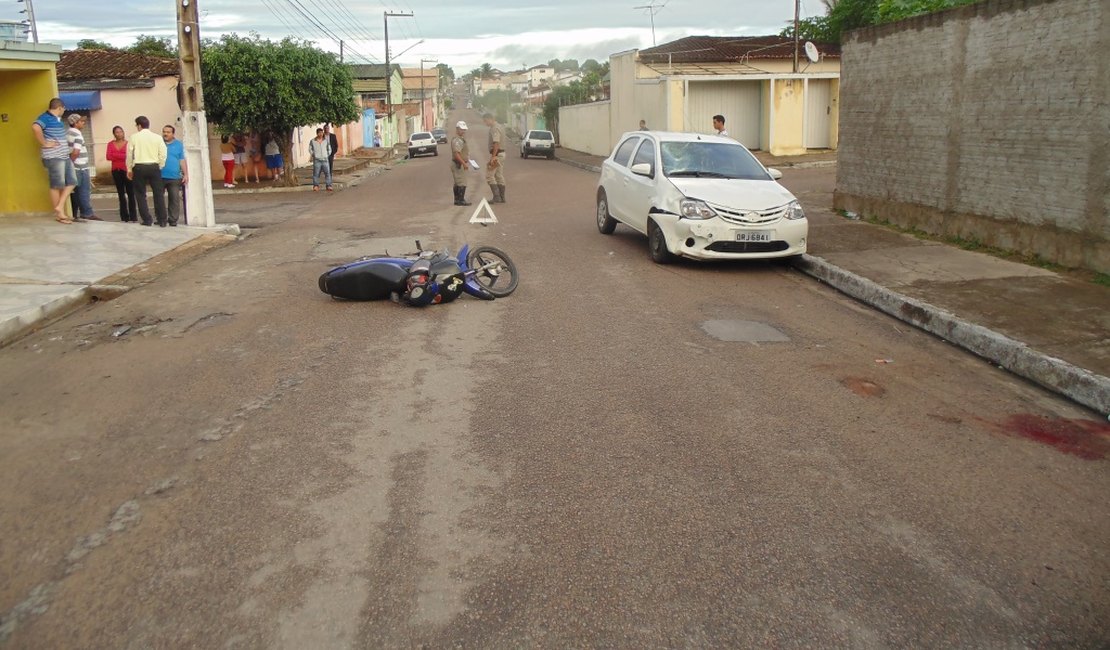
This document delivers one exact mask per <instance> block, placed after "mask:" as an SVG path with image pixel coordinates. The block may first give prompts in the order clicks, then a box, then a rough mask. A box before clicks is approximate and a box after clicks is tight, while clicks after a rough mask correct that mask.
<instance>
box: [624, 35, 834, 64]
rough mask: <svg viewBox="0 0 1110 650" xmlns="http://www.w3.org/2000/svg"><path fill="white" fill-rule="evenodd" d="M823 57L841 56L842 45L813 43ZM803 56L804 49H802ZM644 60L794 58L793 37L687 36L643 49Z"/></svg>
mask: <svg viewBox="0 0 1110 650" xmlns="http://www.w3.org/2000/svg"><path fill="white" fill-rule="evenodd" d="M814 45H816V46H817V50H818V51H819V52H820V53H821V55H822V56H823V57H829V58H840V46H839V45H833V44H828V43H814ZM799 50H800V54H801V57H802V58H805V52H804V51H801V48H799ZM639 55H640V60H641V61H643V62H645V63H667V62H670V63H718V62H722V63H723V62H730V63H731V62H735V61H745V60H752V59H793V58H794V39H792V38H789V37H786V36H687V37H686V38H680V39H678V40H677V41H671V42H670V43H664V44H662V45H659V46H656V47H649V48H647V49H644V50H640V53H639Z"/></svg>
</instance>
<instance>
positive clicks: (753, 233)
mask: <svg viewBox="0 0 1110 650" xmlns="http://www.w3.org/2000/svg"><path fill="white" fill-rule="evenodd" d="M773 234H774V232H773V231H771V230H741V231H740V232H738V233H736V241H771V235H773Z"/></svg>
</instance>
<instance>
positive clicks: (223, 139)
mask: <svg viewBox="0 0 1110 650" xmlns="http://www.w3.org/2000/svg"><path fill="white" fill-rule="evenodd" d="M220 164H221V165H223V166H224V187H225V188H228V189H231V188H233V187H235V145H233V144H231V138H230V137H229V136H227V135H221V136H220Z"/></svg>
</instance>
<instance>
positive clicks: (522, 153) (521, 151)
mask: <svg viewBox="0 0 1110 650" xmlns="http://www.w3.org/2000/svg"><path fill="white" fill-rule="evenodd" d="M520 157H521V158H527V156H525V155H524V150H523V149H521V150H520Z"/></svg>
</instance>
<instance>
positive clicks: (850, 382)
mask: <svg viewBox="0 0 1110 650" xmlns="http://www.w3.org/2000/svg"><path fill="white" fill-rule="evenodd" d="M840 383H841V384H842V385H843V386H844V387H845V388H847V389H848V390H850V391H852V392H853V393H855V394H856V395H859V396H861V397H882V396H883V394H884V393H886V389H885V388H883V387H882V386H880V385H878V384H876V383H875V382H873V381H868V380H867V379H863V378H861V377H845V378H844V379H841V380H840Z"/></svg>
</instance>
